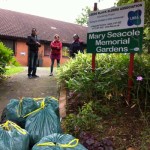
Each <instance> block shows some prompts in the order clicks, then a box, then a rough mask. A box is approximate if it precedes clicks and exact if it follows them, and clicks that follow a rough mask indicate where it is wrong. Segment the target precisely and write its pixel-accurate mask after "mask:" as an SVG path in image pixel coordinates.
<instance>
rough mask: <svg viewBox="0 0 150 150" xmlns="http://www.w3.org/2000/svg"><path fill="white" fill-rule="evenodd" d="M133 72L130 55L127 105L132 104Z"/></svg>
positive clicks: (132, 58)
mask: <svg viewBox="0 0 150 150" xmlns="http://www.w3.org/2000/svg"><path fill="white" fill-rule="evenodd" d="M136 2H138V0H134V3H136ZM133 70H134V53H131V54H130V63H129V71H128V77H129V79H128V93H127V103H128V104H129V103H130V102H131V89H132V86H133V81H132V77H133Z"/></svg>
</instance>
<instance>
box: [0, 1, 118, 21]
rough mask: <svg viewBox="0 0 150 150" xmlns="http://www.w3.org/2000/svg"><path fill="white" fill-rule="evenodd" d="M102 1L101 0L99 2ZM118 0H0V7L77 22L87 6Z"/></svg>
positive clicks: (101, 6)
mask: <svg viewBox="0 0 150 150" xmlns="http://www.w3.org/2000/svg"><path fill="white" fill-rule="evenodd" d="M99 1H100V2H99ZM116 1H117V0H0V8H2V9H8V10H13V11H17V12H22V13H26V14H32V15H36V16H41V17H46V18H50V19H55V20H60V21H65V22H70V23H75V20H76V18H78V17H79V16H81V13H82V12H83V11H82V9H83V8H85V7H86V6H88V7H90V8H91V10H93V6H94V3H97V4H98V9H99V10H102V9H106V8H110V7H113V6H114V3H115V2H116Z"/></svg>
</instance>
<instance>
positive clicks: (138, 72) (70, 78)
mask: <svg viewBox="0 0 150 150" xmlns="http://www.w3.org/2000/svg"><path fill="white" fill-rule="evenodd" d="M91 58H92V57H91V55H90V54H81V53H80V54H78V55H77V57H76V58H75V59H71V60H70V61H69V62H68V63H66V64H65V65H63V66H61V67H60V68H59V69H58V71H57V75H58V76H57V79H58V82H59V83H64V84H65V86H66V87H67V88H68V89H69V91H73V92H77V93H80V95H81V96H82V97H83V98H84V100H85V101H90V100H93V99H95V100H100V99H105V102H106V101H107V102H108V101H115V102H116V103H118V104H120V103H124V102H125V101H126V99H127V88H128V66H129V55H128V54H98V55H97V56H96V69H95V72H92V68H91V61H92V60H91ZM149 62H150V58H149V57H148V56H146V55H135V61H134V74H133V78H132V80H133V88H132V91H131V92H132V98H133V99H134V100H135V101H137V99H139V100H140V101H142V102H141V103H142V104H143V105H144V109H147V107H146V106H145V105H147V104H148V103H149V102H148V99H149V98H150V88H149V87H150V78H149V77H150V69H149V68H150V63H149ZM138 76H142V78H143V80H142V81H141V82H139V81H137V77H138ZM137 92H138V93H137Z"/></svg>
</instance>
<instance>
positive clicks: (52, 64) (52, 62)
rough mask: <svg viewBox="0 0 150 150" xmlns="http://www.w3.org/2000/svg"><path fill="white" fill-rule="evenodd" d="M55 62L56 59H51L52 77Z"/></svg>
mask: <svg viewBox="0 0 150 150" xmlns="http://www.w3.org/2000/svg"><path fill="white" fill-rule="evenodd" d="M54 61H55V59H51V69H50V75H51V76H52V75H53V68H54Z"/></svg>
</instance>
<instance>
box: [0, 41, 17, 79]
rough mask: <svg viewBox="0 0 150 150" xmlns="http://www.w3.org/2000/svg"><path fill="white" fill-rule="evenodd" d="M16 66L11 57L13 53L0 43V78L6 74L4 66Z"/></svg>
mask: <svg viewBox="0 0 150 150" xmlns="http://www.w3.org/2000/svg"><path fill="white" fill-rule="evenodd" d="M10 64H13V65H18V63H17V61H16V60H15V58H14V56H13V51H12V50H11V49H10V48H8V47H6V46H5V45H4V44H3V43H2V42H0V76H1V75H3V74H4V73H5V72H6V65H10Z"/></svg>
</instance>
